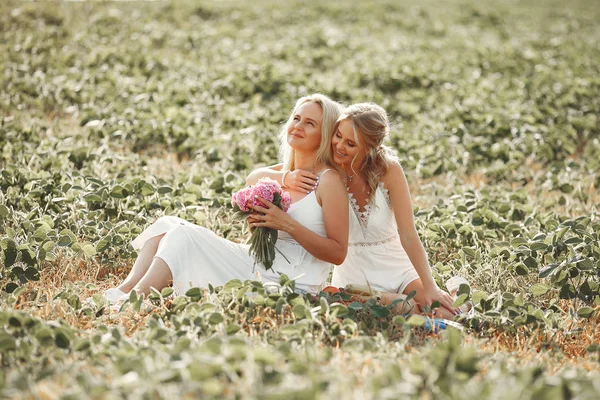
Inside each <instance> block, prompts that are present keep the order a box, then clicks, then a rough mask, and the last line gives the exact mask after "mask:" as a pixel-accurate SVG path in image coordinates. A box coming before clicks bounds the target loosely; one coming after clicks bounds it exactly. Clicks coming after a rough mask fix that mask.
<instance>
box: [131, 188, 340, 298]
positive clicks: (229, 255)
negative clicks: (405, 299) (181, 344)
mask: <svg viewBox="0 0 600 400" xmlns="http://www.w3.org/2000/svg"><path fill="white" fill-rule="evenodd" d="M288 214H289V215H290V216H291V217H292V218H294V219H295V220H296V221H298V222H300V223H301V224H302V225H304V226H305V227H306V228H308V229H310V230H311V231H313V232H315V233H317V234H318V235H321V236H326V232H325V224H324V221H323V211H322V209H321V206H320V205H319V203H318V202H317V197H316V194H315V192H314V191H313V192H311V193H310V194H308V195H307V196H305V197H303V198H302V199H300V200H298V201H297V202H295V203H293V204H292V205H291V206H290V208H289V209H288ZM162 234H165V236H164V237H163V238H162V240H161V241H160V244H159V246H158V251H157V252H156V255H155V257H159V258H161V259H162V260H163V261H165V262H166V263H167V265H168V266H169V268H170V269H171V273H172V275H173V287H174V288H175V290H176V291H177V293H185V292H186V291H187V290H188V289H189V288H191V287H207V286H208V284H209V283H211V284H212V285H213V286H220V285H223V284H225V283H226V282H227V281H229V280H231V279H240V280H242V281H244V280H247V279H250V280H258V279H259V276H260V278H262V281H263V282H268V281H270V282H279V274H278V272H279V273H282V274H286V275H287V276H288V277H290V278H291V279H293V278H296V277H298V276H299V275H302V276H300V277H299V278H298V279H296V289H298V290H299V291H302V292H313V293H314V292H318V291H319V290H320V289H321V288H322V287H323V286H324V285H323V284H324V283H325V282H326V280H327V278H328V276H329V270H330V268H331V264H330V263H328V262H325V261H322V260H319V259H317V258H315V257H313V256H312V255H311V254H310V253H309V252H308V251H306V250H305V249H304V248H303V247H302V246H300V245H299V244H298V242H296V241H295V240H294V239H293V238H292V237H291V236H290V235H289V234H287V233H285V232H283V231H280V232H279V237H278V240H277V243H276V247H277V249H279V251H281V252H282V253H283V254H285V256H286V257H287V259H288V260H289V263H288V261H286V260H285V259H284V258H283V257H282V256H281V254H279V253H278V252H277V251H276V252H275V254H276V256H275V261H274V263H273V268H272V269H271V270H268V271H267V270H266V269H265V267H264V266H263V265H262V264H256V265H255V263H254V257H253V256H251V255H250V254H248V249H249V247H250V245H247V244H240V243H234V242H232V241H230V240H227V239H224V238H222V237H220V236H217V235H216V234H215V233H214V232H213V231H211V230H209V229H206V228H204V227H202V226H198V225H195V224H192V223H190V222H187V221H185V220H183V219H181V218H177V217H161V218H159V219H158V220H157V221H156V222H155V223H154V224H153V225H151V226H150V227H148V228H147V229H146V230H144V231H143V232H142V233H141V234H140V235H139V236H138V237H137V238H136V239H134V240H133V241H132V242H131V245H132V246H133V248H134V249H140V248H142V246H143V245H144V243H146V241H147V240H148V239H151V238H153V237H156V236H158V235H162Z"/></svg>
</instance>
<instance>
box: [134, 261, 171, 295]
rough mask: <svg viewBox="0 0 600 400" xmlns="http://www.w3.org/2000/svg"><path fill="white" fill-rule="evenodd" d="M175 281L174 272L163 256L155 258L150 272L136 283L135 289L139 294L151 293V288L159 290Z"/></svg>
mask: <svg viewBox="0 0 600 400" xmlns="http://www.w3.org/2000/svg"><path fill="white" fill-rule="evenodd" d="M172 282H173V274H172V273H171V268H169V266H168V265H167V263H166V262H164V261H163V259H161V258H158V257H156V258H154V260H153V261H152V264H150V268H149V269H148V272H146V274H145V275H144V276H143V278H142V279H141V280H140V281H139V282H138V283H137V285H135V287H134V288H133V290H135V291H136V292H137V293H138V294H149V293H150V288H151V287H153V288H154V289H156V290H158V291H159V292H160V291H161V290H162V289H163V288H164V287H166V286H168V285H170V284H171V283H172Z"/></svg>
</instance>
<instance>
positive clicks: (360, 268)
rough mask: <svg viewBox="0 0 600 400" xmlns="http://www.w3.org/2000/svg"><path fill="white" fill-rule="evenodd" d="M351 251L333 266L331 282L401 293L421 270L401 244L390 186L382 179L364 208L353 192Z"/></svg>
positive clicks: (351, 204)
mask: <svg viewBox="0 0 600 400" xmlns="http://www.w3.org/2000/svg"><path fill="white" fill-rule="evenodd" d="M348 197H349V201H350V236H349V241H348V255H347V256H346V260H345V261H344V263H343V264H341V265H338V266H336V267H335V268H334V270H333V277H332V281H331V284H332V286H335V287H344V286H346V285H348V284H354V285H370V286H371V287H372V288H373V289H375V290H380V291H384V292H392V293H402V292H404V290H405V289H406V286H407V285H408V284H409V283H411V282H412V281H414V280H416V279H419V274H417V271H416V270H415V268H414V266H413V265H412V263H411V261H410V259H409V258H408V255H407V254H406V252H405V251H404V247H402V243H401V242H400V236H399V235H398V228H397V226H396V219H395V217H394V211H393V210H392V207H391V203H390V198H389V193H388V190H387V189H386V188H385V187H384V186H383V183H379V185H378V186H377V189H376V190H375V194H374V195H373V197H372V198H371V200H370V201H369V204H367V205H366V207H365V211H364V212H361V211H360V209H359V207H358V204H356V199H354V197H353V195H352V193H348Z"/></svg>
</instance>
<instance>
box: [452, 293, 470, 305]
mask: <svg viewBox="0 0 600 400" xmlns="http://www.w3.org/2000/svg"><path fill="white" fill-rule="evenodd" d="M467 300H469V295H468V294H467V293H463V294H461V295H460V296H458V297H457V298H456V300H454V303H452V307H460V306H462V305H463V304H465V303H466V302H467Z"/></svg>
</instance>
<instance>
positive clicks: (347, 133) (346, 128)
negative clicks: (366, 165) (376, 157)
mask: <svg viewBox="0 0 600 400" xmlns="http://www.w3.org/2000/svg"><path fill="white" fill-rule="evenodd" d="M356 136H358V137H356ZM356 136H355V135H354V123H353V122H352V120H351V119H349V118H348V119H344V120H342V121H340V123H339V124H338V126H337V129H336V131H335V132H334V133H333V137H332V139H331V147H332V151H333V161H334V162H335V163H336V164H339V165H342V166H344V167H348V168H358V167H360V165H362V162H363V161H364V159H365V157H366V155H367V151H366V146H365V142H364V140H363V139H362V138H361V137H360V134H357V135H356ZM357 139H358V140H357Z"/></svg>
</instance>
